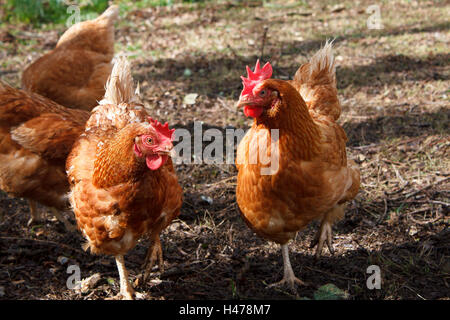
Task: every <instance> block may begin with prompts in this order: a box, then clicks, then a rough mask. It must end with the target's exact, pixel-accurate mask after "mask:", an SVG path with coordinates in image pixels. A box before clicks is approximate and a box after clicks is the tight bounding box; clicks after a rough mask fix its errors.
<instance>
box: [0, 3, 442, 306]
mask: <svg viewBox="0 0 450 320" xmlns="http://www.w3.org/2000/svg"><path fill="white" fill-rule="evenodd" d="M280 3H281V2H280ZM280 3H277V2H266V4H265V5H263V3H262V2H259V1H251V2H245V1H244V2H237V1H226V2H225V1H224V2H220V3H218V4H211V3H207V4H201V5H187V4H186V5H175V6H172V7H162V8H139V7H135V8H129V7H127V8H126V10H125V9H124V11H123V12H121V21H120V23H119V24H118V25H117V28H116V36H117V39H116V52H128V53H130V60H131V62H132V68H133V76H134V77H135V79H136V81H139V83H140V88H141V92H142V94H143V99H144V101H145V103H146V106H147V107H148V108H149V110H150V112H151V113H152V114H154V115H155V117H157V118H158V119H160V120H162V121H169V123H170V124H171V125H172V126H174V127H176V128H187V129H189V130H190V131H191V132H192V128H193V122H194V121H203V128H204V129H207V128H211V127H214V128H219V129H220V130H222V132H224V131H225V129H226V128H243V129H247V128H249V126H250V125H251V120H248V119H246V118H245V117H244V116H243V114H242V113H241V112H238V111H236V110H235V108H234V104H235V102H236V101H237V99H238V96H239V93H240V90H241V80H240V79H239V76H240V75H242V74H244V72H245V65H247V64H248V65H253V64H254V62H255V61H256V59H257V58H258V57H259V58H262V60H263V61H268V60H270V61H271V63H272V65H273V67H274V77H276V78H282V79H287V78H289V77H292V75H293V74H294V73H295V71H296V69H297V68H298V67H299V66H300V65H301V63H304V62H306V61H307V59H308V58H309V57H310V56H311V55H312V54H313V53H314V52H315V51H316V50H318V49H319V48H320V46H321V45H323V44H324V42H325V40H326V39H327V38H335V41H334V43H335V56H336V60H337V71H336V72H337V80H338V89H339V98H340V101H341V103H342V107H343V114H342V116H341V118H340V120H339V121H340V124H341V125H342V126H343V127H344V129H345V131H346V133H347V135H348V139H349V141H348V144H347V145H348V149H347V154H348V157H349V158H351V159H354V160H355V161H357V163H358V164H359V166H360V168H361V181H362V184H361V190H360V192H359V194H358V196H357V197H356V199H355V200H354V201H353V202H351V203H350V204H349V205H348V207H347V210H346V214H345V217H344V219H343V220H341V221H340V222H338V223H337V224H336V225H335V226H334V248H335V251H336V252H335V254H334V255H330V253H329V252H328V250H324V251H325V253H324V255H323V256H322V257H321V258H320V259H319V260H318V261H315V259H314V255H313V254H314V251H313V249H310V248H309V243H310V242H311V240H312V238H313V236H314V234H315V232H316V230H317V227H318V224H317V223H315V224H311V225H310V226H308V227H307V228H306V229H305V230H303V231H301V232H299V234H298V235H297V237H296V239H295V241H293V242H292V243H291V244H290V246H289V247H290V255H291V263H292V265H293V269H294V272H295V273H296V275H297V276H298V277H299V278H300V279H302V280H304V281H306V282H307V283H308V284H309V285H308V286H305V287H299V288H297V291H296V292H295V293H293V292H290V291H289V290H284V289H279V288H267V285H268V284H271V283H273V282H276V281H279V280H280V279H281V278H282V275H283V263H282V258H281V252H280V249H279V246H277V245H275V244H273V243H270V242H267V241H265V240H263V239H261V238H259V237H257V236H256V235H255V234H254V233H253V232H252V231H251V230H249V229H248V228H247V226H246V225H245V223H244V222H243V220H242V218H241V217H240V215H239V213H238V211H237V207H236V202H235V187H236V169H235V167H234V165H206V164H200V165H193V164H192V165H178V166H177V167H176V170H177V173H178V176H179V180H180V183H181V185H182V187H183V190H184V204H183V207H182V210H181V215H180V216H179V219H177V220H175V221H174V222H173V223H172V225H171V226H170V227H169V228H168V229H166V230H165V231H164V232H163V235H162V244H163V254H164V259H165V271H164V272H163V273H162V274H161V273H160V272H159V269H158V268H157V267H155V268H154V270H153V271H154V272H153V273H152V274H151V279H150V281H149V282H148V283H142V280H141V273H142V271H143V270H142V268H141V265H142V263H143V260H144V257H145V254H146V250H147V246H148V242H147V241H146V240H142V241H141V242H140V243H139V244H138V245H137V246H136V248H134V249H133V250H132V251H130V252H129V254H128V255H127V256H126V257H125V259H126V265H127V267H128V270H129V271H130V278H131V279H132V280H133V281H134V282H135V283H136V285H137V290H138V291H140V292H143V293H145V294H146V297H147V298H148V299H318V296H317V292H318V289H319V288H320V287H322V286H324V285H326V284H333V285H335V286H336V287H338V288H339V289H340V290H341V291H342V292H343V296H344V297H345V298H346V299H352V300H360V299H389V300H391V299H392V300H398V299H449V298H450V288H449V282H450V231H449V202H450V201H449V193H450V176H449V174H450V172H449V167H450V165H449V164H450V160H449V159H450V157H449V147H450V140H449V132H450V130H449V126H448V123H449V115H450V109H449V94H450V90H449V84H450V82H449V71H450V68H449V63H448V62H449V61H450V54H449V52H448V45H449V41H450V31H449V29H450V28H449V27H450V24H449V22H448V19H447V17H448V12H449V5H448V4H446V2H445V1H400V0H398V1H389V2H386V1H384V2H381V3H380V7H381V10H380V13H381V17H382V22H383V29H381V30H371V29H368V28H367V23H366V22H367V19H368V17H369V15H370V14H368V13H366V11H365V10H366V8H367V7H368V6H369V5H370V4H372V1H359V2H357V3H356V2H353V1H344V2H339V3H341V4H338V2H336V1H320V2H313V1H308V2H306V1H303V2H294V1H292V2H289V1H288V2H283V3H285V4H284V5H281V4H280ZM286 3H287V4H286ZM308 3H309V4H308ZM64 30H65V27H64V26H63V25H56V26H44V27H41V28H40V29H39V28H37V27H34V28H33V27H31V26H26V25H14V26H11V25H1V29H0V47H1V48H2V50H1V51H0V65H1V66H2V67H1V70H0V76H1V78H2V80H3V81H7V82H9V83H10V84H11V85H14V86H16V87H18V86H19V85H20V75H21V71H22V70H23V68H24V67H25V66H26V65H27V64H28V63H29V62H30V61H31V60H33V59H34V58H36V57H38V56H39V55H41V54H42V53H43V52H46V51H48V50H49V49H51V48H52V47H53V46H54V45H55V43H56V41H57V39H58V37H59V36H60V35H61V33H62V32H63V31H64ZM190 93H196V94H198V97H197V99H196V101H195V104H186V103H184V102H186V101H185V100H184V98H185V96H186V95H187V94H190ZM208 197H209V198H208ZM208 200H212V201H208ZM40 209H41V210H43V211H44V212H46V211H47V209H46V208H44V207H41V208H40ZM67 217H68V218H69V219H71V221H72V222H74V217H73V215H72V214H67ZM28 219H29V210H28V206H27V202H26V200H23V199H13V198H10V197H8V196H6V194H4V193H3V192H0V299H105V298H108V297H112V296H114V295H115V294H117V292H118V288H119V281H118V279H119V277H118V272H117V268H116V265H115V262H114V260H113V258H111V257H108V256H93V255H91V254H89V253H86V252H84V251H83V250H82V248H81V244H82V243H83V239H82V236H81V234H80V233H79V232H75V233H69V232H67V231H65V229H64V226H63V225H62V224H61V223H59V222H57V221H55V219H54V218H53V216H52V215H51V214H49V213H47V214H45V220H44V221H43V222H42V223H40V224H35V225H33V226H31V227H28V226H27V221H28ZM72 264H76V265H79V267H80V270H81V277H82V278H86V277H89V276H91V275H93V274H95V273H100V275H101V279H100V281H99V282H98V283H97V284H96V286H94V287H93V288H91V289H89V290H88V291H87V292H86V293H80V292H76V291H74V290H69V289H68V288H67V286H66V281H67V278H68V277H69V274H67V267H68V266H69V265H72ZM370 265H378V266H379V267H380V269H381V278H382V284H381V289H380V290H369V289H368V288H367V286H366V280H367V278H368V276H369V274H367V273H366V270H367V268H368V267H369V266H370Z"/></svg>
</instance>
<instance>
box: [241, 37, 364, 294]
mask: <svg viewBox="0 0 450 320" xmlns="http://www.w3.org/2000/svg"><path fill="white" fill-rule="evenodd" d="M247 71H248V78H244V77H242V79H243V84H244V89H243V91H242V93H241V96H240V99H239V102H238V107H243V108H244V113H245V114H246V116H250V117H253V118H254V122H253V126H252V127H251V129H250V130H249V131H248V132H247V134H246V135H245V137H244V138H243V139H242V141H241V143H240V144H239V147H238V151H237V158H236V165H237V168H238V170H239V173H238V182H237V190H236V196H237V203H238V205H239V209H240V212H241V215H242V216H243V218H244V220H245V221H246V223H247V224H248V225H249V227H250V228H251V229H253V230H254V231H255V232H256V233H257V234H258V235H260V236H261V237H264V238H266V239H269V240H271V241H274V242H276V243H279V244H280V245H281V248H282V254H283V263H284V277H283V280H282V281H280V282H278V283H276V284H274V285H279V284H288V285H290V286H291V288H294V287H295V284H296V283H297V284H303V282H302V281H301V280H299V279H298V278H296V277H295V275H294V272H293V270H292V267H291V264H290V261H289V252H288V245H287V243H288V241H289V240H291V239H293V238H294V236H295V234H296V233H297V232H298V231H299V230H302V229H303V228H304V227H305V226H306V225H307V224H308V223H310V222H311V221H313V220H315V219H320V220H321V225H320V230H319V232H318V233H317V236H316V238H315V240H314V241H313V243H312V246H314V245H316V244H317V251H316V257H317V256H319V255H320V254H321V252H322V248H323V245H324V243H325V242H326V243H327V245H328V248H329V249H330V252H333V249H332V245H331V239H332V224H333V222H335V221H337V220H338V219H340V218H342V217H343V215H344V204H345V202H347V201H349V200H351V199H353V198H354V197H355V196H356V194H357V192H358V189H359V183H360V182H359V169H358V168H357V167H356V165H355V163H354V162H352V161H348V162H347V157H346V150H345V144H346V141H347V137H346V135H345V132H344V130H343V129H342V128H341V127H340V126H339V125H338V124H337V123H336V120H337V119H338V117H339V115H340V113H341V107H340V104H339V100H338V97H337V90H336V77H335V62H334V57H333V53H332V46H331V43H328V42H327V43H326V45H325V47H324V48H322V49H321V50H320V51H318V52H317V53H316V54H315V55H314V56H313V57H312V58H311V60H310V62H309V63H307V64H305V65H302V66H301V67H300V68H299V70H298V71H297V73H296V74H295V77H294V80H292V81H284V80H277V79H270V77H271V75H272V67H271V66H270V64H269V63H267V64H266V65H265V66H264V67H263V68H261V67H260V65H259V61H258V62H257V64H256V67H255V71H251V70H250V69H249V68H248V67H247ZM258 154H259V157H257V156H255V155H258Z"/></svg>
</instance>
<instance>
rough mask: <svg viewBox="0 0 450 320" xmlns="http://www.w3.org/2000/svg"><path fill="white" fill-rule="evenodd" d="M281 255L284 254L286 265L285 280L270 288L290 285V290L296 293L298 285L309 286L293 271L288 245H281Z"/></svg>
mask: <svg viewBox="0 0 450 320" xmlns="http://www.w3.org/2000/svg"><path fill="white" fill-rule="evenodd" d="M281 253H282V254H283V264H284V276H283V279H282V280H281V281H279V282H276V283H273V284H271V285H269V286H268V288H272V287H278V286H282V285H288V286H289V287H290V289H291V290H292V291H294V292H295V287H296V285H301V286H306V285H307V284H306V283H305V282H303V281H302V280H300V279H298V278H297V277H296V276H295V274H294V270H292V266H291V261H290V259H289V248H288V245H287V243H285V244H282V245H281Z"/></svg>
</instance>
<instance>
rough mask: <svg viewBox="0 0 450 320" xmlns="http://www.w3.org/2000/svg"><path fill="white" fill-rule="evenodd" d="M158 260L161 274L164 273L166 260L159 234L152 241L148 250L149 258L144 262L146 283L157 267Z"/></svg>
mask: <svg viewBox="0 0 450 320" xmlns="http://www.w3.org/2000/svg"><path fill="white" fill-rule="evenodd" d="M156 259H158V267H159V271H160V273H163V272H164V260H163V255H162V247H161V241H160V240H159V234H158V235H156V236H155V237H153V238H152V239H151V240H150V247H149V248H148V252H147V257H146V258H145V262H144V266H143V267H144V268H145V273H144V282H145V281H147V279H148V276H149V275H150V271H151V270H152V268H153V266H154V265H155V262H156Z"/></svg>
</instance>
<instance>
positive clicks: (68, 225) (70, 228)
mask: <svg viewBox="0 0 450 320" xmlns="http://www.w3.org/2000/svg"><path fill="white" fill-rule="evenodd" d="M50 211H51V212H52V213H53V215H54V216H55V217H56V219H58V220H59V221H60V222H62V223H63V224H64V226H65V227H66V229H67V230H68V231H70V232H74V231H75V230H76V229H77V228H76V227H75V226H74V225H73V224H71V223H70V222H69V221H68V220H67V219H66V218H65V217H64V216H63V215H62V214H61V212H59V211H58V210H57V209H55V208H50Z"/></svg>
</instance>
